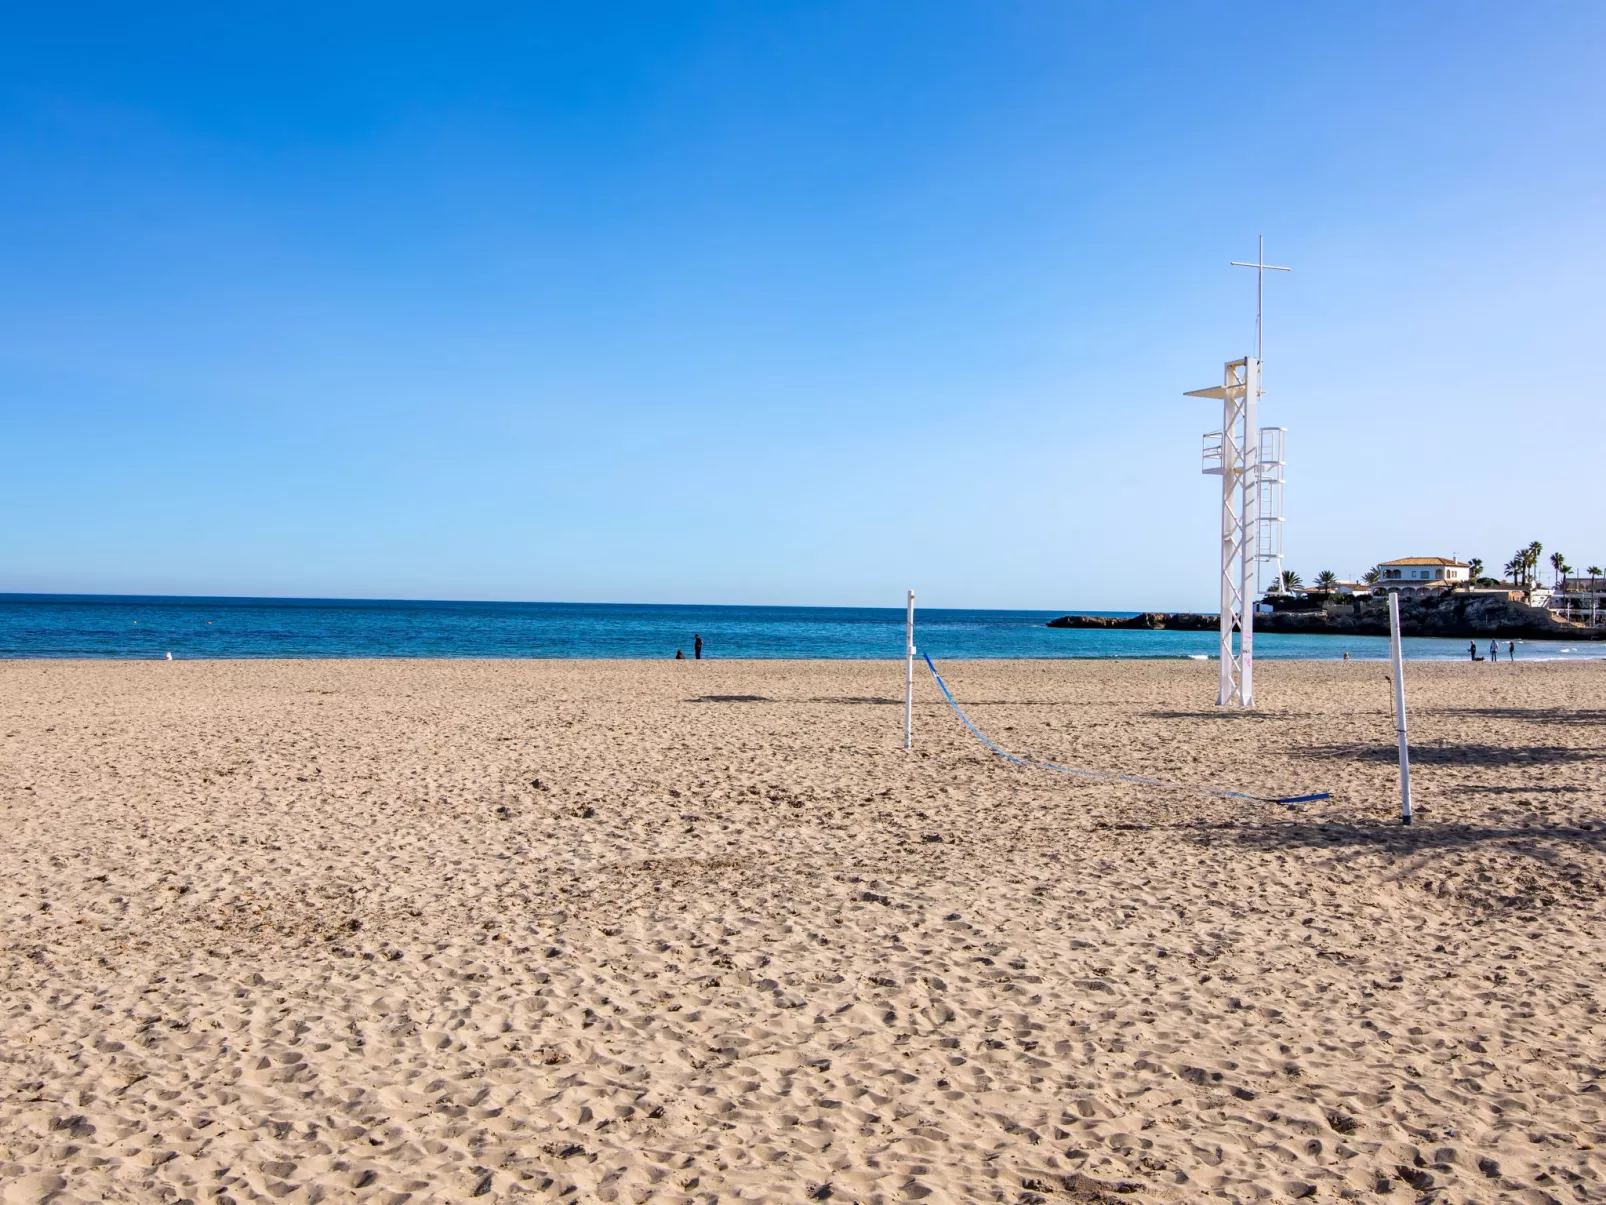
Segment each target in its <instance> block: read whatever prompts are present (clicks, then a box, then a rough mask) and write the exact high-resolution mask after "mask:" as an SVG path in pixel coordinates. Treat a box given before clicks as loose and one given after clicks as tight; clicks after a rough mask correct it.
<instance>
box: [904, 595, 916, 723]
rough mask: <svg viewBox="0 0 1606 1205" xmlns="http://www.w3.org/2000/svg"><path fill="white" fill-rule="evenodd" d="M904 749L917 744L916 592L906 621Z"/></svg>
mask: <svg viewBox="0 0 1606 1205" xmlns="http://www.w3.org/2000/svg"><path fill="white" fill-rule="evenodd" d="M903 643H904V650H903V651H904V669H903V747H904V748H905V749H912V748H914V743H915V592H914V591H913V590H911V591H909V612H908V615H907V616H906V618H905V619H904V642H903Z"/></svg>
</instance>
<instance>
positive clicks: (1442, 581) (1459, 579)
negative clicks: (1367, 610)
mask: <svg viewBox="0 0 1606 1205" xmlns="http://www.w3.org/2000/svg"><path fill="white" fill-rule="evenodd" d="M1378 569H1379V571H1380V572H1381V574H1382V576H1381V577H1379V578H1378V579H1377V587H1376V588H1377V589H1380V590H1401V591H1404V592H1405V593H1407V594H1412V593H1419V592H1421V591H1424V590H1443V589H1445V588H1446V587H1453V586H1455V585H1458V584H1462V583H1465V582H1467V581H1470V580H1471V578H1472V566H1471V565H1468V564H1464V563H1463V562H1461V561H1456V560H1452V559H1450V558H1449V557H1444V556H1407V557H1401V558H1400V559H1399V560H1397V561H1384V562H1382V563H1381V564H1380V565H1378Z"/></svg>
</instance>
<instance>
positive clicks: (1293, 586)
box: [1282, 569, 1305, 592]
mask: <svg viewBox="0 0 1606 1205" xmlns="http://www.w3.org/2000/svg"><path fill="white" fill-rule="evenodd" d="M1304 584H1305V583H1304V582H1303V581H1302V580H1300V576H1299V574H1297V573H1295V572H1294V571H1293V570H1292V569H1284V570H1283V576H1282V587H1283V589H1284V590H1285V591H1289V592H1292V591H1294V590H1298V589H1299V588H1300V587H1301V586H1303V585H1304Z"/></svg>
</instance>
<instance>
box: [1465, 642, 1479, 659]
mask: <svg viewBox="0 0 1606 1205" xmlns="http://www.w3.org/2000/svg"><path fill="white" fill-rule="evenodd" d="M1467 656H1468V657H1471V658H1472V659H1473V660H1474V661H1476V660H1477V659H1478V642H1477V641H1476V640H1471V641H1468V642H1467Z"/></svg>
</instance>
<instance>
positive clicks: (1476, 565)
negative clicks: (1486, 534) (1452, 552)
mask: <svg viewBox="0 0 1606 1205" xmlns="http://www.w3.org/2000/svg"><path fill="white" fill-rule="evenodd" d="M1482 580H1483V561H1482V560H1480V559H1479V558H1478V557H1473V558H1472V560H1470V561H1468V562H1467V589H1468V590H1470V589H1472V587H1473V586H1475V585H1477V584H1478V583H1479V582H1481V581H1482Z"/></svg>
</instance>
